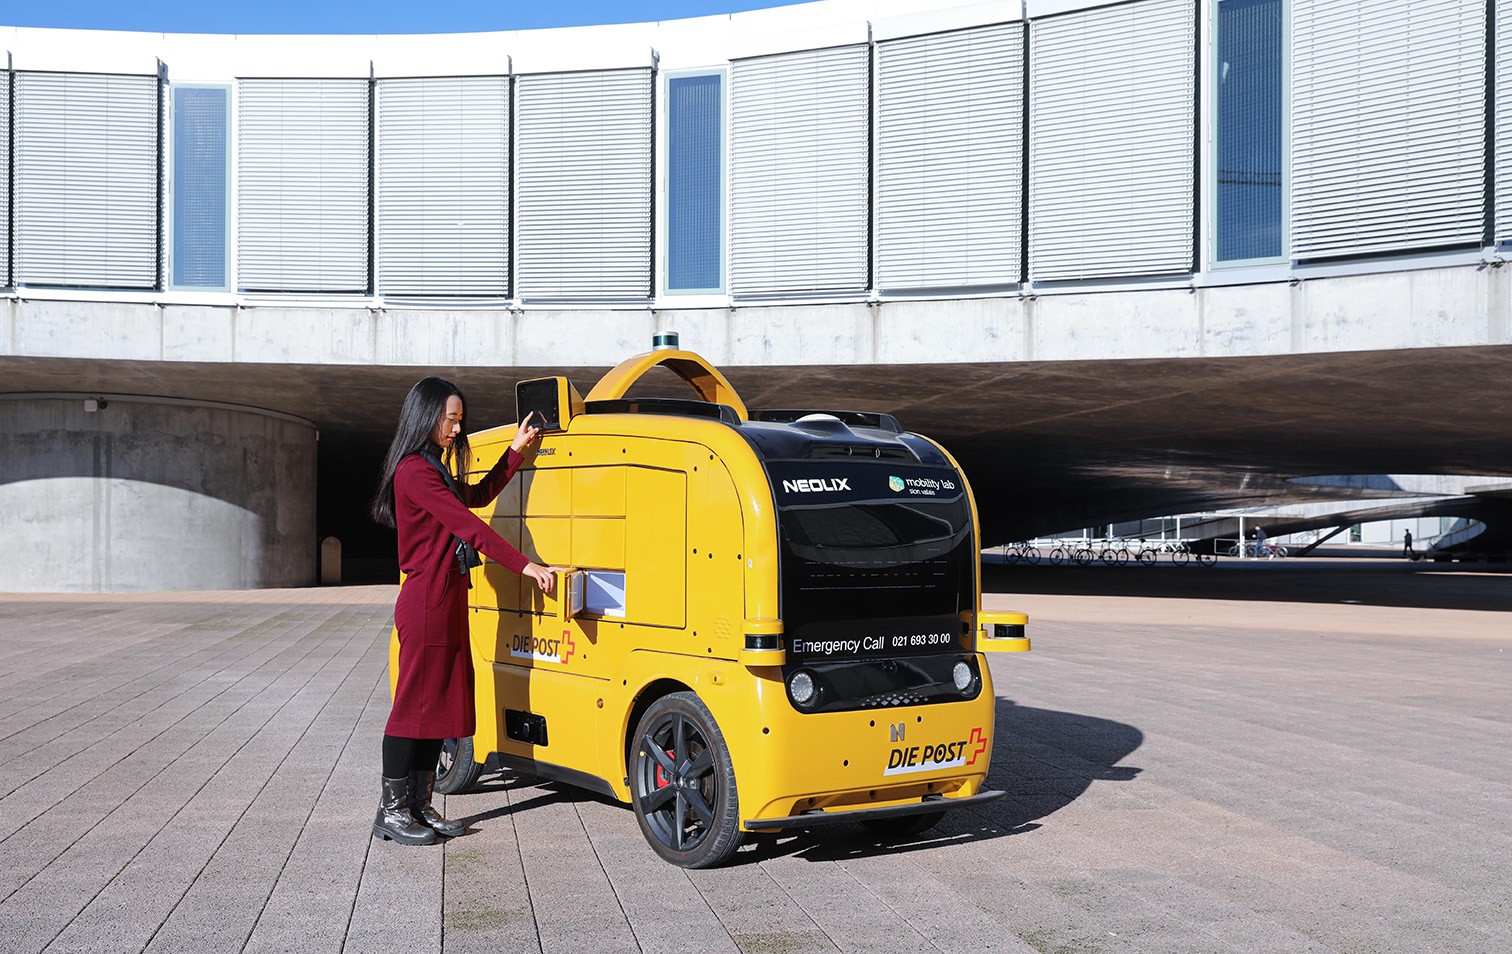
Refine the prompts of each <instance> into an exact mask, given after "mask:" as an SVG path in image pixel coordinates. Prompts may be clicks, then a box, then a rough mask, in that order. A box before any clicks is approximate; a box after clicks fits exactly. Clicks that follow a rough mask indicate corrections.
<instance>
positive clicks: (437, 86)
mask: <svg viewBox="0 0 1512 954" xmlns="http://www.w3.org/2000/svg"><path fill="white" fill-rule="evenodd" d="M508 124H509V77H507V76H461V77H440V78H426V79H383V80H379V81H378V188H377V207H378V291H379V292H381V293H382V294H385V295H429V296H469V295H471V296H503V295H506V294H508V291H509V189H508V186H509V125H508Z"/></svg>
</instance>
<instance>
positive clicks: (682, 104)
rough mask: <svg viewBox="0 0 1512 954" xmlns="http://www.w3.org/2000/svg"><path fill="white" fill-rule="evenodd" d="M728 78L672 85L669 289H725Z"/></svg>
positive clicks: (678, 80)
mask: <svg viewBox="0 0 1512 954" xmlns="http://www.w3.org/2000/svg"><path fill="white" fill-rule="evenodd" d="M723 170H724V76H723V74H721V73H705V74H702V75H696V76H673V77H671V78H669V79H668V80H667V286H666V290H667V291H669V292H720V291H722V290H723V288H724V277H723V276H724V176H723Z"/></svg>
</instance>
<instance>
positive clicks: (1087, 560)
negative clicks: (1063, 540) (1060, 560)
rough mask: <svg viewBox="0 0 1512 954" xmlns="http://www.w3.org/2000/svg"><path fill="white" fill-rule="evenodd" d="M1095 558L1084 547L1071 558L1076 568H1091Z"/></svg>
mask: <svg viewBox="0 0 1512 954" xmlns="http://www.w3.org/2000/svg"><path fill="white" fill-rule="evenodd" d="M1096 558H1097V557H1096V555H1095V554H1093V552H1092V551H1091V550H1089V549H1087V548H1086V547H1082V548H1081V549H1080V550H1077V551H1076V553H1075V554H1073V556H1072V559H1074V560H1076V565H1077V566H1091V565H1092V561H1093V560H1095V559H1096Z"/></svg>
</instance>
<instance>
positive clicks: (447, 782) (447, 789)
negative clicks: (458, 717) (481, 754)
mask: <svg viewBox="0 0 1512 954" xmlns="http://www.w3.org/2000/svg"><path fill="white" fill-rule="evenodd" d="M482 777H483V766H482V765H480V764H478V763H477V762H474V761H473V740H472V736H468V737H467V738H465V739H447V740H445V741H444V742H442V743H441V757H440V758H439V759H437V760H436V791H438V792H440V793H441V794H442V795H461V794H462V793H464V792H470V791H472V790H473V789H474V788H475V787H476V786H477V784H478V779H480V778H482Z"/></svg>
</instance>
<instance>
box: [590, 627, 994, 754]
mask: <svg viewBox="0 0 1512 954" xmlns="http://www.w3.org/2000/svg"><path fill="white" fill-rule="evenodd" d="M562 645H563V646H566V647H567V651H566V652H564V653H562V665H564V666H565V665H566V664H567V660H569V659H571V658H572V654H573V653H575V652H577V643H575V642H573V641H572V630H570V629H564V630H562ZM983 744H984V745H985V744H986V743H983Z"/></svg>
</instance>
